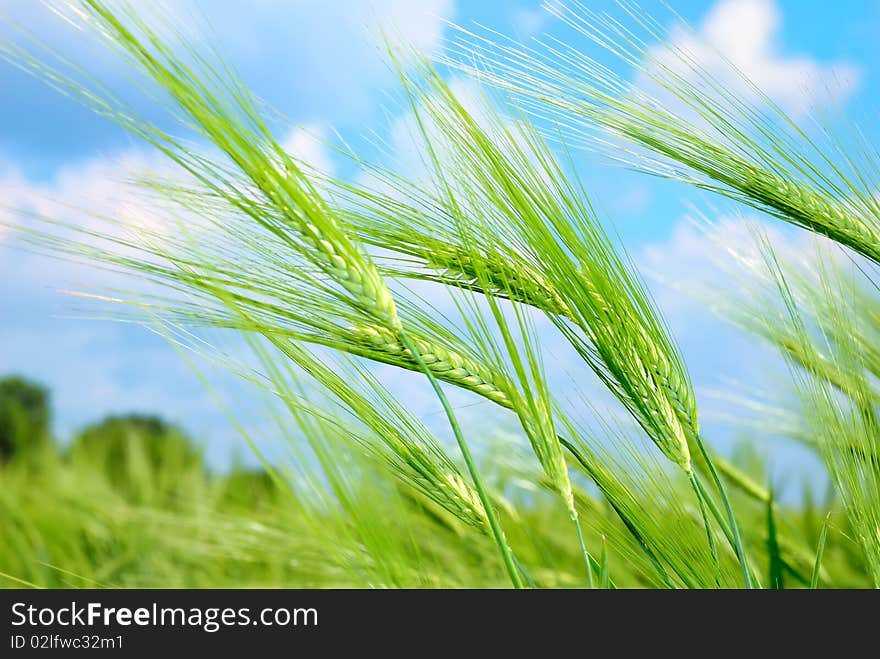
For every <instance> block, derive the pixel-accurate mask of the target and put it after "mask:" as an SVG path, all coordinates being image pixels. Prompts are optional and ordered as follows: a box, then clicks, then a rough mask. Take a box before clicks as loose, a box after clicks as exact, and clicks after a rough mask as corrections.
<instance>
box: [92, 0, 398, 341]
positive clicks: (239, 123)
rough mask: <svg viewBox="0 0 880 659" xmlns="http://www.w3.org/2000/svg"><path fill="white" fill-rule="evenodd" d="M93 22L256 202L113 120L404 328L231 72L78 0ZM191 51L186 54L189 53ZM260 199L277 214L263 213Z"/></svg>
mask: <svg viewBox="0 0 880 659" xmlns="http://www.w3.org/2000/svg"><path fill="white" fill-rule="evenodd" d="M81 6H82V8H83V9H84V10H85V13H86V16H87V17H88V20H89V22H90V23H91V25H92V26H93V27H94V28H95V29H96V30H97V31H98V32H100V33H101V34H103V35H104V36H105V38H106V39H107V40H108V41H109V42H110V43H111V44H112V45H113V46H114V47H115V48H117V49H118V50H121V51H122V52H123V53H124V54H125V55H126V56H127V57H128V58H129V60H130V61H131V62H132V63H133V64H134V65H135V66H137V67H138V68H139V69H140V70H141V71H142V72H143V73H144V74H145V75H147V76H148V77H149V78H150V79H151V80H152V81H153V82H154V83H156V84H157V85H158V87H159V88H160V89H162V90H163V91H164V92H165V93H166V94H167V95H168V97H169V98H170V99H171V100H172V101H173V102H174V104H175V105H176V106H177V108H178V109H179V110H180V112H182V113H183V116H185V117H186V118H187V120H188V121H189V123H190V124H191V125H192V126H193V127H194V128H195V129H196V130H197V131H198V132H200V133H201V134H202V135H203V136H204V137H206V138H207V139H208V140H210V141H211V142H212V143H213V144H214V145H215V146H216V147H217V148H218V149H219V150H220V151H221V152H222V153H223V154H224V155H225V156H226V157H227V158H228V159H229V160H230V161H231V163H233V164H234V165H235V167H236V168H238V170H239V171H240V172H241V173H242V174H243V175H244V177H245V179H246V181H247V183H248V184H249V185H250V186H251V188H252V189H253V192H255V193H256V194H257V195H258V196H259V199H258V200H255V199H254V198H253V196H252V195H251V194H249V191H244V190H242V188H241V186H240V185H238V183H239V182H238V181H236V180H235V179H234V178H230V176H229V175H228V174H226V173H224V169H223V168H222V167H220V166H216V165H214V164H213V163H211V162H210V161H208V160H206V159H205V158H204V157H202V156H199V155H196V154H194V153H192V152H190V151H189V150H188V149H187V148H186V147H184V146H182V144H181V143H180V142H179V141H177V140H176V139H174V138H172V137H171V136H169V135H168V134H166V133H164V132H163V131H161V130H159V129H158V128H156V127H153V126H150V125H149V124H142V123H139V122H137V121H134V120H133V119H131V118H130V117H128V116H126V115H125V114H123V113H122V112H121V111H120V112H119V113H118V114H117V115H116V117H115V118H116V119H117V120H118V121H120V122H121V123H123V124H124V125H125V126H126V127H127V128H129V129H131V130H133V131H134V132H135V133H136V134H139V135H141V136H142V137H144V138H146V139H147V140H149V141H150V142H152V143H153V144H154V145H156V146H157V147H159V148H160V149H161V150H163V151H164V152H165V153H166V154H167V155H169V156H170V157H171V158H172V159H174V160H175V161H176V162H177V163H178V164H180V165H181V166H183V168H184V169H185V170H187V171H188V172H189V173H191V174H192V175H194V176H195V177H196V178H197V179H198V180H199V181H201V182H202V183H204V184H206V185H207V186H208V187H209V188H210V189H211V190H212V191H213V192H214V193H216V194H217V195H219V196H220V197H221V198H223V199H225V200H226V201H227V203H229V205H230V206H231V207H232V208H237V209H239V210H240V211H243V212H245V213H247V214H248V215H249V216H250V217H252V218H253V219H254V220H255V221H257V222H259V223H260V224H262V225H263V226H264V227H265V228H266V229H267V230H268V231H269V232H271V234H272V235H274V236H276V237H277V238H279V239H280V240H281V241H282V242H284V243H285V245H286V246H287V247H288V248H289V249H295V250H297V251H298V252H299V253H301V254H303V255H305V256H306V257H307V258H309V260H311V261H312V263H314V265H316V266H317V267H318V268H319V269H320V270H322V271H323V272H324V273H325V274H327V275H328V276H329V277H330V278H331V279H332V280H333V281H335V282H336V284H337V285H338V286H340V287H341V288H342V289H344V290H345V291H346V292H347V293H348V294H349V295H350V296H351V301H352V303H353V304H354V305H356V306H358V307H359V308H361V309H362V310H364V311H365V312H366V313H368V314H370V315H371V316H372V317H373V318H375V319H376V320H377V321H378V322H381V323H382V324H383V325H384V326H386V327H389V328H391V329H394V330H399V329H400V327H401V326H400V320H399V318H398V316H397V311H396V308H395V305H394V299H393V296H392V295H391V293H390V291H389V290H388V288H387V286H386V284H385V282H384V280H383V278H382V276H381V275H380V274H379V272H378V270H377V269H376V267H375V265H374V264H373V263H372V261H371V260H370V258H369V257H368V256H367V254H366V252H365V251H364V250H363V249H361V248H360V247H359V246H358V245H357V244H356V243H355V242H353V241H352V240H351V239H350V238H349V236H348V235H347V233H346V231H345V230H344V229H343V228H342V227H341V226H340V225H339V222H338V221H337V219H336V217H335V216H334V214H333V213H332V211H331V209H330V208H329V207H328V205H327V204H326V202H325V201H324V199H323V198H322V196H321V195H320V194H318V193H317V191H316V189H315V187H314V184H313V183H312V182H311V180H310V179H309V177H308V176H306V175H305V174H304V173H303V171H302V170H301V169H300V167H299V165H298V164H297V163H296V161H295V160H294V159H293V157H291V156H290V155H289V154H288V153H287V152H286V151H285V150H284V149H283V148H282V147H281V146H280V144H279V143H278V142H277V141H276V140H275V138H274V137H273V136H272V132H271V130H270V127H269V126H268V124H267V123H266V122H265V120H264V119H263V117H262V115H261V113H260V110H259V107H258V103H257V101H256V99H254V98H253V96H252V95H251V93H250V92H249V91H248V90H247V89H246V88H245V87H244V85H243V84H241V82H240V81H239V80H238V79H237V78H235V77H234V76H233V74H232V73H230V72H229V71H228V70H227V69H225V68H223V69H220V70H218V69H215V68H214V66H212V65H211V64H209V63H208V62H207V61H206V60H205V59H204V57H202V56H201V55H200V54H198V53H196V52H194V51H192V50H190V49H189V48H188V46H187V45H186V42H185V41H184V40H182V39H181V40H180V43H179V44H178V51H175V50H173V49H172V48H171V47H170V46H169V45H167V44H166V43H165V42H164V41H163V40H162V39H161V38H160V37H159V36H158V35H157V34H156V32H155V31H154V30H153V29H152V28H151V27H150V26H149V25H147V23H146V22H145V21H144V20H142V19H141V18H139V17H138V16H137V15H136V14H135V13H134V12H133V11H131V10H130V9H129V10H126V9H125V8H123V9H110V8H109V7H108V6H107V5H106V4H105V3H104V2H102V1H101V0H81ZM184 55H188V56H189V57H188V58H187V59H185V58H184V57H183V56H184ZM260 201H262V202H263V203H264V204H268V205H269V206H271V207H272V208H273V209H274V210H275V211H276V212H275V213H274V214H272V213H266V212H265V208H264V207H261V206H260Z"/></svg>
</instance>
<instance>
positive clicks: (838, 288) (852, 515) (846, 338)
mask: <svg viewBox="0 0 880 659" xmlns="http://www.w3.org/2000/svg"><path fill="white" fill-rule="evenodd" d="M761 247H762V254H763V255H764V259H765V264H766V267H767V269H768V271H769V272H770V274H771V276H772V278H773V281H774V282H775V285H776V287H777V292H778V294H779V299H780V301H781V306H782V309H783V311H784V313H785V318H784V320H785V322H786V324H787V327H788V333H789V334H790V335H791V336H792V337H794V338H795V339H797V340H798V341H800V343H801V344H802V345H803V350H804V351H806V352H808V351H810V350H811V348H812V344H813V341H812V337H811V331H810V329H809V327H808V325H807V317H805V315H804V314H803V313H802V308H804V307H806V308H807V309H809V308H810V307H812V308H814V309H815V308H818V307H825V308H827V309H830V310H832V311H833V313H831V314H830V315H829V316H828V318H827V319H826V325H825V327H827V328H828V329H829V330H830V332H829V334H830V335H831V336H833V337H834V343H833V347H834V359H833V361H830V362H829V368H832V369H836V370H837V371H838V375H837V376H832V377H826V376H824V375H819V376H817V375H816V374H815V373H813V372H811V371H810V370H808V369H803V368H801V364H799V363H797V361H795V360H793V359H792V360H790V363H791V365H792V369H791V373H792V378H793V380H794V383H795V386H796V388H797V391H798V394H799V396H800V397H801V400H802V403H803V407H804V410H805V413H806V416H807V420H808V422H809V424H810V427H811V430H812V433H813V435H814V436H815V437H817V438H818V439H819V442H818V444H819V447H820V449H821V453H822V457H823V459H824V462H825V464H826V466H827V467H828V471H829V474H830V476H831V479H832V481H833V482H834V484H835V486H836V488H837V491H838V492H839V493H840V496H841V499H842V500H843V502H844V505H845V507H846V512H847V517H848V519H849V522H850V524H851V526H852V529H853V532H854V535H855V537H856V541H857V542H858V543H859V545H860V547H861V549H862V552H863V555H864V557H865V560H866V563H867V566H868V569H869V571H870V574H871V577H872V578H873V580H874V582H875V585H876V586H878V587H880V533H878V529H880V509H878V507H877V501H878V500H880V459H878V455H880V445H878V440H877V438H878V437H880V416H878V412H877V407H876V395H875V393H874V391H873V390H872V388H871V385H870V383H869V381H868V377H867V373H866V371H867V369H866V365H865V360H864V357H863V354H862V352H861V350H860V346H859V343H858V340H857V339H856V338H855V334H856V333H855V332H854V331H853V325H854V324H856V323H857V321H856V320H854V319H855V318H856V317H857V315H858V312H857V310H856V309H855V308H853V306H852V302H853V297H852V295H851V287H850V286H851V285H850V284H849V283H847V282H845V281H844V282H841V281H840V280H839V279H837V277H836V276H835V274H834V273H833V271H832V270H830V269H828V268H826V267H825V266H823V264H822V263H819V264H818V268H819V270H820V273H821V276H820V277H819V281H820V282H821V284H820V286H821V287H820V289H818V290H815V291H812V292H811V293H810V295H809V296H808V297H807V298H806V300H805V301H800V300H798V299H797V297H796V292H795V290H796V289H794V287H793V286H792V285H791V284H790V283H789V279H788V276H787V275H786V273H785V272H784V270H783V268H782V265H781V262H780V260H779V258H778V257H777V255H776V253H775V252H774V250H773V248H772V247H771V245H770V243H769V241H767V240H766V238H763V240H762V243H761ZM819 331H820V332H822V331H823V328H821V326H820V330H819ZM826 340H827V337H826ZM841 380H843V381H846V382H847V383H848V391H847V392H846V395H844V396H841V395H840V392H839V390H838V389H837V388H836V386H835V385H834V384H833V383H834V382H836V381H841Z"/></svg>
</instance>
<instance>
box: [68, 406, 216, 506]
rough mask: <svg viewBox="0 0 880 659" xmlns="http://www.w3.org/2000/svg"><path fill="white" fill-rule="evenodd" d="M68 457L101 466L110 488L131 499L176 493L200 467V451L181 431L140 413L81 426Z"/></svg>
mask: <svg viewBox="0 0 880 659" xmlns="http://www.w3.org/2000/svg"><path fill="white" fill-rule="evenodd" d="M70 457H71V459H72V460H73V461H75V462H80V463H91V464H92V465H93V466H95V467H97V468H99V469H101V470H103V471H104V473H105V474H106V476H107V478H108V480H109V481H110V482H111V483H112V484H113V486H114V487H116V488H117V489H119V490H120V491H121V492H122V493H123V494H127V495H132V496H134V497H136V498H149V497H150V495H153V494H157V495H160V496H164V495H167V494H170V493H174V492H177V491H178V490H179V486H180V484H181V483H183V482H185V481H187V480H190V481H191V480H192V478H191V477H192V476H193V472H194V471H197V472H201V471H202V455H201V452H200V450H199V449H198V448H197V447H196V446H195V445H194V443H193V441H192V440H191V439H190V438H189V437H188V436H187V435H186V434H185V433H183V432H182V431H181V430H180V429H178V428H177V427H175V426H173V425H171V424H169V423H168V422H166V421H164V420H163V419H161V418H160V417H157V416H148V415H141V414H127V415H122V416H110V417H107V418H106V419H104V420H103V421H101V422H99V423H97V424H94V425H92V426H89V427H87V428H86V429H85V430H83V431H82V432H81V433H80V434H79V436H78V437H77V438H76V439H75V440H74V442H73V444H72V445H71V447H70ZM184 474H185V475H186V476H187V478H183V476H184ZM196 480H198V479H196Z"/></svg>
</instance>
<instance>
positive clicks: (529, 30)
mask: <svg viewBox="0 0 880 659" xmlns="http://www.w3.org/2000/svg"><path fill="white" fill-rule="evenodd" d="M550 17H551V14H550V13H549V12H547V11H546V10H545V9H544V8H543V7H535V8H534V9H524V8H520V9H515V10H514V11H513V14H512V16H511V22H512V23H513V30H514V32H515V33H516V34H517V36H519V37H531V36H534V35H536V34H538V33H539V32H540V31H541V30H543V29H544V26H546V25H547V22H548V20H549V19H550Z"/></svg>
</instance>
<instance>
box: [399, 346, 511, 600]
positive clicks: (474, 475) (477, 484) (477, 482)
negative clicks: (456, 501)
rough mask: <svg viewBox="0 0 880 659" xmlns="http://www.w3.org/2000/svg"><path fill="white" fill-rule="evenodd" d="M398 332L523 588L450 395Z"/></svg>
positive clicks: (502, 555)
mask: <svg viewBox="0 0 880 659" xmlns="http://www.w3.org/2000/svg"><path fill="white" fill-rule="evenodd" d="M398 336H399V337H400V342H401V343H402V344H403V347H404V348H406V349H407V350H409V353H410V354H411V355H412V357H413V359H414V360H415V361H416V363H417V364H418V365H419V368H421V369H422V372H424V374H425V375H426V376H428V381H429V382H430V383H431V387H432V388H433V389H434V393H435V394H437V398H438V399H439V400H440V404H441V405H442V406H443V411H444V412H445V413H446V418H447V419H448V420H449V426H450V427H451V428H452V433H453V434H454V435H455V441H456V442H458V448H459V449H460V450H461V454H462V456H463V457H464V462H465V464H466V465H467V469H468V473H469V474H470V476H471V479H472V480H473V481H474V488H475V489H476V490H477V495H478V496H479V497H480V502H481V503H482V504H483V508H484V509H485V511H486V519H487V520H488V521H489V527H490V528H491V529H492V536H493V537H494V538H495V544H496V545H497V546H498V551H499V552H501V557H502V558H503V559H504V566H505V567H506V568H507V573H508V574H509V575H510V581H511V582H512V583H513V587H514V588H522V587H523V583H522V579H520V576H519V571H518V570H517V568H516V560H515V559H514V557H513V552H512V551H511V549H510V546H508V544H507V538H505V537H504V531H503V529H502V528H501V524H500V523H499V521H498V517H497V516H496V515H495V511H494V510H493V508H492V502H491V501H490V500H489V496H488V494H486V488H485V487H484V486H483V480H482V478H480V474H479V471H477V465H476V463H475V462H474V458H473V456H472V455H471V450H470V448H469V447H468V445H467V442H466V441H465V439H464V435H463V434H462V432H461V427H460V426H459V425H458V419H457V418H456V417H455V413H454V412H453V411H452V406H451V405H450V404H449V399H448V398H446V394H444V393H443V389H442V388H441V387H440V383H439V382H438V381H437V378H435V377H434V374H433V373H431V369H430V368H428V365H427V364H425V362H424V361H423V360H422V357H421V355H420V354H419V351H418V350H416V349H415V346H413V345H412V343H410V341H409V337H408V336H407V335H406V332H404V331H403V330H399V331H398Z"/></svg>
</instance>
